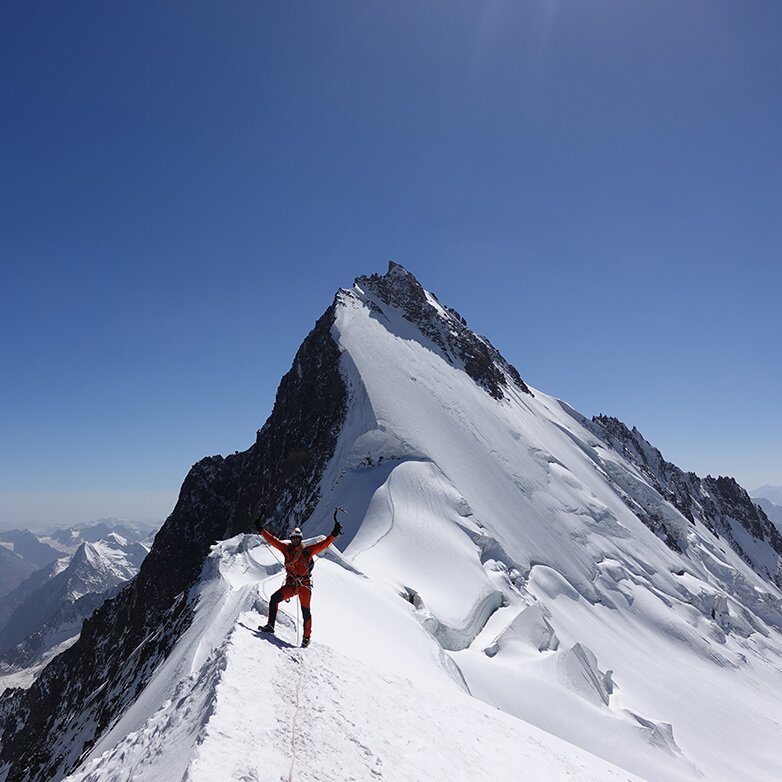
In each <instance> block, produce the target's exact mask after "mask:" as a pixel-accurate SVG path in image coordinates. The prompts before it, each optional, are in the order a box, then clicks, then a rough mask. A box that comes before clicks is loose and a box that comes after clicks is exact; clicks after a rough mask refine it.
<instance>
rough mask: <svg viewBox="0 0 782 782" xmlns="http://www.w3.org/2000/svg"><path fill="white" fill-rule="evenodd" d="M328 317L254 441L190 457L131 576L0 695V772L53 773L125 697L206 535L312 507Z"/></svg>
mask: <svg viewBox="0 0 782 782" xmlns="http://www.w3.org/2000/svg"><path fill="white" fill-rule="evenodd" d="M333 321H334V309H333V306H332V307H330V308H329V309H328V310H327V311H326V313H325V314H324V315H323V316H322V317H321V318H320V320H319V321H318V322H317V324H316V325H315V328H314V329H313V331H312V332H310V334H309V336H308V337H307V338H306V339H305V341H304V343H303V344H302V346H301V348H300V349H299V351H298V353H297V355H296V359H295V360H294V363H293V367H292V369H291V370H290V371H289V372H288V373H287V374H286V375H285V377H284V378H283V379H282V382H281V383H280V387H279V391H278V393H277V399H276V402H275V406H274V410H273V411H272V414H271V416H270V417H269V419H268V420H267V422H266V423H265V424H264V426H263V428H262V429H260V430H259V432H258V436H257V439H256V442H255V444H254V445H253V446H252V447H251V448H250V449H249V450H248V451H245V452H244V453H239V454H236V455H234V456H229V457H227V458H223V457H221V456H212V457H208V458H206V459H203V460H201V461H200V462H198V463H197V464H196V465H194V466H193V468H192V469H191V470H190V473H189V474H188V476H187V477H186V478H185V481H184V483H183V485H182V489H181V491H180V494H179V499H178V501H177V504H176V507H175V508H174V511H173V512H172V514H171V516H169V518H168V520H167V521H166V523H165V524H164V525H163V527H162V528H161V529H160V531H159V532H158V534H157V536H156V537H155V543H154V546H153V548H152V550H151V551H150V553H149V555H148V556H147V558H146V559H145V561H144V563H143V565H142V567H141V571H140V573H139V575H138V576H137V577H136V578H135V579H134V580H133V582H131V584H130V585H129V586H128V587H126V588H125V589H123V590H122V592H120V594H119V595H118V596H117V597H116V598H114V599H113V600H109V601H107V602H105V603H103V605H102V606H101V607H100V608H98V610H97V611H95V613H94V614H93V615H92V617H91V618H89V619H88V620H87V621H86V622H85V623H84V626H83V628H82V633H81V637H80V638H79V640H78V641H77V642H76V643H75V644H74V645H73V646H72V647H71V648H70V649H68V650H67V651H65V652H64V653H63V654H61V655H59V656H58V657H56V658H55V659H54V660H53V661H52V662H51V663H50V664H49V666H47V668H46V669H45V670H44V671H43V672H42V674H41V675H40V677H39V678H38V679H37V680H36V682H35V683H34V684H33V686H32V687H31V688H30V689H29V690H26V691H18V690H16V691H11V692H9V693H6V694H5V695H4V696H3V697H2V698H0V720H1V722H0V730H2V737H1V741H2V749H0V779H3V778H5V779H7V780H14V782H34V781H35V782H38V780H43V779H46V780H57V779H61V778H62V777H63V776H64V775H65V774H67V773H68V772H69V771H70V770H72V769H73V768H74V767H75V765H76V764H77V763H78V760H79V757H80V756H81V755H82V753H83V752H84V751H86V750H88V749H89V748H90V747H91V746H92V744H94V742H95V740H96V739H97V738H98V737H99V736H100V735H101V734H102V733H103V731H105V730H106V728H107V727H108V726H109V725H110V724H112V723H113V722H114V721H115V720H116V719H117V718H118V717H119V716H120V715H121V714H122V713H123V712H124V711H125V710H126V709H127V708H128V706H130V704H132V703H133V701H134V700H135V698H136V697H137V696H138V694H139V693H140V692H141V691H142V690H143V688H144V686H145V685H146V683H147V681H148V680H149V678H150V677H151V675H152V673H153V672H154V670H155V669H156V667H157V666H158V665H159V664H160V662H162V660H164V659H165V657H166V656H167V655H168V654H169V653H170V651H171V649H172V648H173V646H174V644H175V642H176V640H177V638H179V637H180V636H181V634H182V633H183V632H184V630H185V629H186V628H187V627H188V626H189V624H190V621H191V618H192V605H191V602H190V600H189V599H188V591H189V589H190V587H191V586H192V585H193V584H194V582H195V581H196V579H197V578H198V576H199V574H200V572H201V569H202V565H203V562H204V559H205V557H206V555H207V554H208V552H209V548H210V546H211V545H212V544H213V543H214V542H215V541H217V540H221V539H223V538H227V537H230V536H232V535H235V534H237V533H238V532H242V531H249V530H250V527H251V522H252V520H253V518H254V517H255V516H256V515H257V514H258V513H259V512H260V513H261V514H262V515H264V516H265V517H266V518H267V519H268V520H269V521H270V522H271V523H272V525H273V526H276V528H277V529H278V530H281V529H282V528H283V527H284V526H285V525H287V524H288V523H289V522H296V523H300V522H302V521H304V520H305V519H306V518H307V516H308V515H309V514H310V513H311V511H312V509H313V508H314V506H315V504H316V503H317V499H318V486H319V480H320V476H321V473H322V471H323V468H324V467H325V465H326V463H327V462H328V460H329V459H330V457H331V454H332V453H333V450H334V446H335V443H336V437H337V434H338V432H339V429H340V426H341V423H342V420H343V418H344V414H345V404H346V401H345V400H346V392H345V388H344V383H343V381H342V378H341V376H340V373H339V350H338V348H337V346H336V344H335V343H334V341H333V339H332V338H331V334H330V329H331V326H332V324H333ZM4 775H5V776H4Z"/></svg>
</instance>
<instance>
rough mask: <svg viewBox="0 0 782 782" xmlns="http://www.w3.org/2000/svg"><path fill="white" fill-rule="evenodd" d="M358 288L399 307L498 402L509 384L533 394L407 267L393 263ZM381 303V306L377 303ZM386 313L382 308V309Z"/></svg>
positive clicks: (363, 280) (360, 280)
mask: <svg viewBox="0 0 782 782" xmlns="http://www.w3.org/2000/svg"><path fill="white" fill-rule="evenodd" d="M356 286H357V287H358V288H359V289H360V290H361V291H363V292H365V293H370V294H372V295H374V296H375V297H376V298H377V299H379V300H380V302H382V303H384V304H387V305H390V306H392V307H396V308H398V309H399V310H400V311H401V312H402V313H403V314H404V317H405V318H406V319H407V320H409V321H410V322H411V323H414V324H415V325H416V326H418V328H419V329H420V330H421V333H422V334H423V335H424V336H426V337H428V338H429V339H430V340H431V341H432V342H433V343H434V344H435V345H436V346H437V347H439V348H440V350H441V351H442V355H443V358H445V359H446V360H447V361H448V362H449V363H451V364H453V365H454V366H457V367H459V368H462V369H464V371H465V372H466V373H467V374H468V375H469V376H470V377H471V378H472V379H473V380H474V381H475V382H476V383H478V385H480V386H481V387H482V388H484V389H485V390H486V391H487V392H488V393H489V394H491V396H493V397H494V398H495V399H502V398H503V397H504V395H505V394H504V390H507V388H508V382H509V380H510V382H512V383H514V384H515V385H516V386H517V387H518V388H519V389H520V390H521V391H523V392H524V393H525V394H531V393H532V392H531V391H530V390H529V388H528V387H527V384H526V383H525V382H524V381H523V380H522V379H521V376H520V375H519V373H518V370H517V369H516V367H514V366H513V365H512V364H509V363H508V362H507V361H506V360H505V359H504V358H503V357H502V355H500V352H499V351H498V350H497V349H496V348H495V347H494V346H493V345H492V344H491V342H489V340H488V339H486V338H485V337H480V336H478V335H477V334H475V333H474V332H473V331H471V330H470V329H469V328H468V327H467V321H465V319H464V318H463V317H462V316H461V315H460V314H459V313H458V312H457V311H456V310H454V309H451V308H450V307H444V306H442V305H441V304H440V302H439V301H438V300H437V297H436V296H434V295H433V294H430V295H431V296H432V298H433V299H434V301H433V302H432V301H430V300H429V297H428V296H427V293H426V291H425V290H424V289H423V287H422V286H421V283H419V282H418V280H417V279H416V278H415V277H414V276H413V275H412V274H410V272H408V271H407V270H406V269H405V268H404V267H402V266H400V265H399V264H398V263H394V262H393V261H391V262H390V263H389V265H388V272H387V273H386V274H385V275H379V274H373V275H371V276H368V277H367V276H365V277H358V278H357V279H356ZM376 304H377V303H376ZM378 310H379V314H382V305H380V306H379V307H378Z"/></svg>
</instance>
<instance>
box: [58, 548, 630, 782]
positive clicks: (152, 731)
mask: <svg viewBox="0 0 782 782" xmlns="http://www.w3.org/2000/svg"><path fill="white" fill-rule="evenodd" d="M258 543H259V540H258V539H257V538H252V539H251V538H245V537H244V536H238V537H236V538H234V539H231V540H228V541H225V542H224V543H222V544H220V545H218V546H217V547H216V549H215V551H214V552H213V554H212V556H211V558H210V561H209V562H208V563H207V566H206V568H205V572H204V578H203V580H202V581H201V583H200V584H199V586H198V588H197V591H198V609H197V611H196V618H195V620H194V622H193V624H192V625H191V627H190V629H189V630H188V632H187V633H186V634H185V636H184V637H183V638H182V639H181V640H180V642H179V644H178V645H177V648H176V650H175V652H174V653H173V654H172V655H171V656H170V657H169V658H168V660H167V661H166V663H165V664H164V665H163V666H161V667H160V668H159V670H158V672H157V673H156V675H155V676H154V677H153V679H152V680H151V681H150V683H149V685H148V686H147V688H146V690H145V692H144V693H143V694H142V696H141V697H140V698H139V699H138V700H137V701H136V703H135V704H134V706H133V707H132V708H131V709H129V710H128V711H127V712H126V713H125V715H124V716H123V718H122V719H121V720H120V721H119V722H118V723H117V724H116V725H115V726H114V727H113V729H112V730H110V731H109V732H108V733H107V734H106V735H105V736H104V738H103V739H102V740H101V741H100V742H98V744H97V745H96V746H95V747H94V748H93V750H92V751H91V753H90V754H89V756H88V757H87V758H86V759H85V760H84V761H83V762H82V764H81V766H80V770H79V771H78V772H77V773H75V774H73V775H71V776H70V777H68V778H67V779H68V782H105V780H112V782H158V780H162V779H166V780H169V779H170V780H175V779H176V780H179V779H182V780H188V782H201V781H203V782H213V780H216V779H220V780H230V779H233V780H255V781H256V782H261V781H262V780H263V781H264V782H266V780H268V781H269V782H271V781H272V780H273V781H274V782H277V780H279V779H296V780H301V782H306V781H308V780H312V781H313V782H314V781H315V780H317V781H318V782H344V780H351V779H352V780H372V779H378V780H380V779H385V780H389V782H395V781H396V780H399V782H409V781H410V780H427V782H440V781H442V782H451V780H454V779H492V780H496V782H503V780H507V781H508V782H511V781H512V780H517V779H519V777H520V776H521V775H522V774H523V775H524V778H526V779H540V780H542V779H547V780H549V779H567V778H577V779H579V780H584V782H587V781H589V780H616V782H619V781H620V780H622V782H624V781H625V780H634V779H636V777H634V776H633V775H630V774H627V773H626V772H624V771H622V770H620V769H618V768H615V767H612V766H611V765H610V764H609V763H606V762H605V761H602V760H600V759H598V758H595V757H594V756H592V755H589V754H588V753H586V752H584V751H583V750H579V749H578V748H577V747H574V746H572V745H569V744H567V743H566V742H564V741H562V740H560V739H557V738H555V737H554V736H551V735H549V734H547V733H545V732H544V731H541V730H539V729H536V728H534V727H533V726H531V725H528V724H526V723H524V722H522V721H520V720H516V719H513V718H512V717H508V716H506V715H503V714H502V713H501V712H497V711H496V710H494V709H491V708H488V707H487V706H485V705H484V704H482V703H481V702H480V701H477V700H475V699H474V698H471V697H469V695H468V694H467V692H466V691H465V687H464V684H463V683H462V682H461V679H460V677H459V676H458V672H457V671H456V670H455V669H454V668H453V666H451V665H449V664H448V663H447V658H444V657H443V656H442V652H441V650H440V648H439V646H438V645H437V643H436V642H435V641H434V640H433V639H432V637H431V636H430V635H429V634H428V633H426V631H425V630H424V629H423V628H422V626H421V625H420V623H419V622H417V621H416V618H415V609H414V608H413V607H412V606H411V605H410V604H409V603H407V602H406V601H403V600H399V599H396V598H395V596H394V595H393V594H391V593H388V592H387V591H386V590H385V589H382V588H378V587H377V586H376V585H375V584H373V583H372V582H371V581H370V580H369V579H367V578H366V577H365V576H364V575H363V574H361V573H359V572H357V571H356V570H355V568H353V567H352V566H350V565H349V564H348V563H346V562H344V561H342V560H341V558H340V557H338V556H331V557H329V558H328V559H325V560H323V561H321V562H320V563H319V564H318V566H317V567H318V570H317V574H318V575H317V578H318V604H317V605H318V609H317V610H318V613H319V616H320V619H319V624H320V626H321V629H320V630H319V633H318V636H319V638H320V639H321V641H320V642H318V643H315V644H313V646H311V647H310V648H309V649H308V650H307V652H306V653H302V652H301V651H300V650H298V649H297V648H295V645H296V644H297V640H298V639H299V638H300V634H298V635H297V627H299V625H298V622H299V620H298V618H296V617H294V615H293V613H294V612H293V609H294V608H295V606H293V605H291V606H289V607H287V608H285V607H283V610H282V612H281V615H280V621H279V633H278V636H279V637H278V638H274V639H272V640H268V639H267V638H266V637H264V636H261V634H260V633H258V631H257V628H258V625H259V622H260V621H261V620H262V618H263V616H264V615H265V612H266V610H267V607H268V604H267V599H268V597H269V595H270V594H271V592H272V591H274V590H275V589H276V588H277V585H278V584H279V581H280V571H281V568H280V564H279V562H278V561H277V560H276V558H275V557H274V556H273V554H272V553H271V552H270V550H269V549H268V548H267V547H265V546H259V545H258ZM358 628H361V632H362V633H363V634H364V635H365V636H366V642H361V641H358V642H357V639H356V632H357V629H358ZM390 640H391V641H392V643H391V645H390V646H389V641H390Z"/></svg>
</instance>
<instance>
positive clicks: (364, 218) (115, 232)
mask: <svg viewBox="0 0 782 782" xmlns="http://www.w3.org/2000/svg"><path fill="white" fill-rule="evenodd" d="M780 34H782V6H780V5H779V4H778V3H772V2H765V1H762V2H759V3H755V4H753V5H752V6H751V7H750V6H739V5H737V4H735V3H727V2H715V3H710V4H709V5H708V8H706V7H705V6H701V5H693V4H687V5H679V4H663V3H659V2H651V0H648V1H642V2H638V3H633V4H627V3H625V2H621V0H596V1H595V2H592V3H588V4H587V3H583V4H565V3H561V2H555V1H554V0H545V1H544V0H541V1H540V2H531V3H525V4H518V3H511V2H505V1H503V0H494V1H492V2H467V1H466V0H457V1H456V2H449V3H444V2H434V3H429V4H426V5H425V6H422V5H421V4H417V3H408V2H400V3H395V4H393V5H385V4H375V3H365V2H358V1H357V0H356V2H352V1H350V2H345V3H340V4H339V5H338V6H336V7H335V6H324V5H322V4H318V3H315V2H303V3H299V4H296V6H295V8H294V7H293V6H289V5H286V4H282V5H281V4H253V5H249V6H248V5H246V4H238V3H228V4H222V5H221V6H220V7H219V8H218V7H215V6H212V5H210V4H207V3H202V2H194V3H191V4H188V6H187V7H186V8H185V7H173V6H171V7H164V6H158V5H151V4H150V5H147V4H140V5H138V4H137V5H134V6H132V7H131V6H128V7H116V6H109V5H106V4H102V3H97V2H88V3H86V4H81V5H79V6H78V7H76V6H73V5H61V6H57V7H56V8H49V9H47V10H46V12H43V11H41V10H40V9H37V8H35V7H33V6H28V5H26V4H6V5H5V6H4V7H3V9H2V10H1V11H0V64H1V65H2V66H3V72H4V74H5V78H4V79H3V81H2V83H1V84H0V99H2V105H3V107H4V115H5V118H6V121H5V122H3V123H2V124H0V142H2V143H0V157H2V170H3V177H2V178H0V258H2V260H3V266H4V269H5V270H6V276H5V279H4V286H3V289H4V294H5V295H4V296H3V302H2V305H3V306H2V307H0V328H1V329H2V333H3V335H4V336H3V339H2V341H0V366H1V367H2V369H3V382H2V384H0V411H2V412H1V413H0V443H2V447H0V527H9V526H38V525H42V524H48V523H49V522H48V519H52V523H55V524H59V523H63V524H66V523H74V522H76V521H87V520H89V519H92V518H99V517H107V516H117V517H123V518H130V519H141V520H148V521H154V520H158V521H159V520H162V519H163V518H165V516H167V515H168V513H169V512H170V511H171V509H172V508H173V504H174V502H175V501H176V496H177V492H178V489H179V486H180V485H181V482H182V480H183V478H184V476H185V475H186V473H187V470H188V469H189V467H190V466H191V464H193V463H194V462H195V461H197V460H198V459H200V458H202V457H203V456H206V455H210V454H215V453H231V452H233V451H235V450H243V449H245V448H247V447H248V446H249V445H250V444H251V442H252V440H253V437H254V432H255V430H256V429H257V428H258V427H260V426H261V425H262V424H263V421H264V420H265V419H266V417H267V416H268V414H269V413H270V411H271V408H272V405H273V401H274V394H275V391H276V387H277V384H278V382H279V379H280V377H281V376H282V375H283V374H284V373H285V372H286V371H287V370H288V368H289V367H290V365H291V362H292V359H293V356H294V354H295V351H296V349H297V347H298V345H299V344H300V342H301V341H302V339H303V338H304V336H305V335H306V333H307V332H308V331H309V329H310V328H311V327H312V324H313V323H314V321H315V319H316V318H317V317H318V316H319V315H320V314H321V313H322V312H323V310H324V309H325V308H326V307H327V306H328V304H329V303H330V302H331V299H332V297H333V295H334V292H335V291H336V289H337V288H338V287H340V286H349V285H350V284H351V283H352V280H353V278H354V277H356V276H358V275H360V274H369V273H372V272H383V271H385V268H386V264H387V260H388V259H389V258H393V259H394V260H396V261H398V262H399V263H401V264H402V265H404V266H405V267H406V268H408V269H409V270H410V271H411V272H412V273H414V274H415V275H416V276H417V277H418V279H419V280H420V281H421V283H422V284H423V285H424V286H425V287H426V288H428V289H430V290H433V291H434V292H436V293H437V294H438V296H439V297H440V298H441V300H442V301H443V302H445V303H447V304H448V305H450V306H452V307H455V308H456V309H457V310H459V311H460V312H461V313H462V314H463V315H464V316H465V317H466V318H467V320H468V323H469V324H470V326H471V327H472V328H474V329H475V330H476V331H477V332H479V333H481V334H485V335H487V336H488V337H489V338H490V339H491V341H492V342H493V343H494V344H495V345H496V346H497V347H498V348H499V349H500V351H501V352H502V353H503V354H504V355H505V357H506V358H507V359H508V360H509V361H511V362H512V363H513V364H514V365H516V366H517V367H518V369H519V371H520V372H521V375H522V377H524V379H525V380H526V381H528V382H529V383H530V384H532V385H533V386H535V387H538V388H540V389H542V390H544V391H546V392H547V393H551V394H555V395H557V396H559V397H561V398H562V399H564V400H566V401H567V402H569V403H570V404H572V405H573V406H574V407H575V408H577V409H578V410H579V411H580V412H582V413H584V414H585V415H592V414H597V413H604V414H607V415H614V416H616V417H618V418H620V419H622V420H623V421H624V422H625V423H627V424H628V425H629V426H633V425H635V426H637V427H638V429H639V430H640V431H641V432H642V434H643V435H644V436H645V437H646V438H647V439H648V440H649V441H650V442H652V443H653V444H654V445H655V446H656V447H658V448H659V449H660V450H661V452H662V453H663V456H664V457H665V458H667V459H668V460H670V461H672V462H674V463H676V464H677V465H678V466H680V467H682V468H683V469H687V470H693V471H694V472H696V473H698V474H699V475H706V474H713V475H718V474H722V475H733V476H734V477H736V478H737V479H738V480H739V482H740V483H742V485H744V486H745V488H747V489H753V488H755V487H757V486H759V485H761V484H771V485H780V484H782V416H781V415H780V411H779V402H778V389H779V387H780V386H781V385H782V367H780V365H779V362H778V361H774V360H773V357H774V356H776V355H778V352H779V345H778V343H779V335H780V321H779V314H778V313H779V306H778V298H779V290H780V288H781V286H780V283H781V282H782V264H780V259H782V252H781V250H782V237H781V236H780V232H779V220H778V204H779V203H781V202H782V156H781V155H780V153H779V143H778V139H779V138H780V137H782V93H780V91H779V89H778V84H779V83H780V79H781V78H782V51H781V50H780V47H779V45H778V41H779V36H780ZM55 517H56V518H55Z"/></svg>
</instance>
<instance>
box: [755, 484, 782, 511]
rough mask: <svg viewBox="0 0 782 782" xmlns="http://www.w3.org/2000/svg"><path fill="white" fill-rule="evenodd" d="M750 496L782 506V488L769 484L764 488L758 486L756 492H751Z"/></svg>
mask: <svg viewBox="0 0 782 782" xmlns="http://www.w3.org/2000/svg"><path fill="white" fill-rule="evenodd" d="M750 496H751V497H754V498H755V499H757V498H761V499H765V500H769V502H773V503H774V505H780V506H782V486H769V485H768V484H764V485H763V486H758V488H757V489H755V491H751V492H750Z"/></svg>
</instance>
